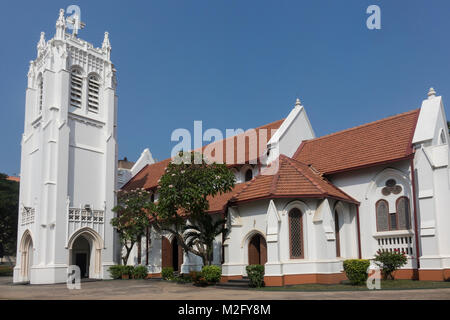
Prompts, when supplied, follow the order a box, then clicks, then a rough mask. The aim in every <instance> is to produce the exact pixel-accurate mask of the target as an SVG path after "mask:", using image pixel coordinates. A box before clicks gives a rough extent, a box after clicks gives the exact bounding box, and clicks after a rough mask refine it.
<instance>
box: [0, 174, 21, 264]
mask: <svg viewBox="0 0 450 320" xmlns="http://www.w3.org/2000/svg"><path fill="white" fill-rule="evenodd" d="M7 177H8V176H7V175H6V174H2V173H0V257H3V256H9V255H15V254H16V239H17V221H18V211H19V183H17V182H16V181H10V180H6V178H7Z"/></svg>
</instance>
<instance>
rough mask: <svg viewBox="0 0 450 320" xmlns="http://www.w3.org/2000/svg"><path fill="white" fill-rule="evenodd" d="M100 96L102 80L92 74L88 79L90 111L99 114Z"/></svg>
mask: <svg viewBox="0 0 450 320" xmlns="http://www.w3.org/2000/svg"><path fill="white" fill-rule="evenodd" d="M99 95H100V78H99V77H98V76H97V75H95V74H92V75H90V76H89V78H88V107H89V111H94V112H98V106H99Z"/></svg>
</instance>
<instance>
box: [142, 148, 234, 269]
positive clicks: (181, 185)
mask: <svg viewBox="0 0 450 320" xmlns="http://www.w3.org/2000/svg"><path fill="white" fill-rule="evenodd" d="M178 156H179V158H180V159H184V160H186V161H184V162H181V163H179V162H176V161H172V162H171V163H169V165H168V166H167V168H166V172H165V173H164V175H163V176H162V177H161V179H160V181H159V186H158V188H159V198H158V202H157V203H154V204H150V205H149V206H148V211H149V212H150V213H151V214H152V216H153V218H154V219H153V226H154V227H155V229H156V230H157V231H159V232H162V231H166V232H169V233H171V234H173V235H174V236H175V237H176V239H177V241H178V243H179V244H180V245H181V246H182V248H183V250H184V251H185V252H191V253H193V254H194V255H197V256H199V257H201V258H202V260H203V264H204V265H209V264H211V261H212V250H213V241H214V238H215V237H216V236H217V235H218V234H220V233H221V232H222V231H223V221H220V222H217V221H216V222H214V221H213V219H212V218H211V217H210V216H209V215H208V214H207V213H206V211H207V210H208V209H209V201H208V200H209V197H214V196H216V195H218V194H221V193H225V192H228V191H231V190H232V189H233V187H234V183H235V178H234V175H233V173H232V172H231V171H230V170H229V169H228V168H227V166H226V165H224V164H216V163H207V162H206V161H205V160H204V159H202V157H201V154H199V153H195V152H185V153H183V152H180V154H179V155H178ZM189 160H190V161H189ZM186 218H188V219H189V227H187V219H186ZM185 232H187V234H188V235H189V236H188V237H184V233H185Z"/></svg>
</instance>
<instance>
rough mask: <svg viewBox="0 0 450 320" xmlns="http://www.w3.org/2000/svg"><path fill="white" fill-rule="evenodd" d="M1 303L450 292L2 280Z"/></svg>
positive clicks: (448, 293) (444, 292) (449, 294)
mask: <svg viewBox="0 0 450 320" xmlns="http://www.w3.org/2000/svg"><path fill="white" fill-rule="evenodd" d="M0 299H44V300H50V299H58V300H59V299H86V300H101V299H131V300H143V299H145V300H147V299H150V300H171V299H174V300H187V299H191V300H227V299H233V300H234V299H236V300H241V299H242V300H252V299H262V300H269V299H270V300H274V299H283V300H302V299H313V300H317V299H319V300H324V299H352V300H353V299H364V300H367V299H369V300H373V299H394V300H403V299H407V300H409V299H440V300H450V288H445V289H427V290H395V291H394V290H386V291H357V292H348V291H341V292H293V291H289V292H280V291H278V292H273V291H255V290H234V289H222V288H216V287H206V288H198V287H194V286H192V285H191V284H176V283H170V282H165V281H155V280H105V281H94V282H83V283H81V289H80V290H69V289H67V287H66V285H65V284H55V285H13V284H12V278H10V277H0Z"/></svg>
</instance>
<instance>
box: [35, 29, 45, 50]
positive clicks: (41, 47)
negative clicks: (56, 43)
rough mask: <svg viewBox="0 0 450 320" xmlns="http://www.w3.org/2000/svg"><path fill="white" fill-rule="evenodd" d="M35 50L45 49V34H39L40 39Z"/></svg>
mask: <svg viewBox="0 0 450 320" xmlns="http://www.w3.org/2000/svg"><path fill="white" fill-rule="evenodd" d="M37 48H38V50H39V51H41V50H43V49H44V48H45V32H41V37H40V38H39V42H38V45H37Z"/></svg>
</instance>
